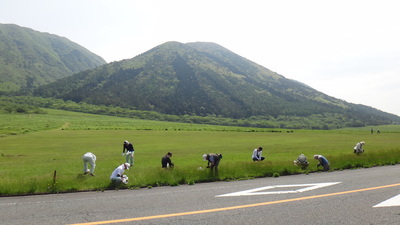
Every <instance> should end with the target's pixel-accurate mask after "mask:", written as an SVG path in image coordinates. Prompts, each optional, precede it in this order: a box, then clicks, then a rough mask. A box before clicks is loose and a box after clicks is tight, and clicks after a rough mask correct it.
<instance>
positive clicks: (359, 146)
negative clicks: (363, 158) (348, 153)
mask: <svg viewBox="0 0 400 225" xmlns="http://www.w3.org/2000/svg"><path fill="white" fill-rule="evenodd" d="M363 145H365V142H364V141H361V142H358V143H357V144H356V146H354V154H357V155H359V154H361V153H363V152H364V149H363V148H362V147H363Z"/></svg>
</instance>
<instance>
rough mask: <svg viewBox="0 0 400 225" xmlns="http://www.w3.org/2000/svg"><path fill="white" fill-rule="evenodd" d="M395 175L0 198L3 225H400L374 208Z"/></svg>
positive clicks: (363, 172)
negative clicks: (113, 224)
mask: <svg viewBox="0 0 400 225" xmlns="http://www.w3.org/2000/svg"><path fill="white" fill-rule="evenodd" d="M221 170H223V168H221ZM399 174H400V165H396V166H385V167H376V168H368V169H357V170H347V171H335V172H321V173H313V174H309V175H295V176H282V177H278V178H260V179H254V180H246V181H234V182H215V183H203V184H195V185H182V186H177V187H157V188H152V189H138V190H119V191H105V192H81V193H69V194H53V195H41V196H25V197H2V198H0V224H7V225H12V224H18V225H22V224H112V223H115V224H214V225H218V224H223V225H228V224H274V225H275V224H291V225H292V224H302V225H304V224H330V225H331V224H352V225H354V224H379V225H382V224H400V207H399V206H397V205H400V201H397V203H396V202H395V203H392V204H389V206H386V207H374V206H376V205H378V204H380V203H382V202H384V201H385V200H388V199H391V198H393V197H395V196H397V195H399V194H400V176H399ZM237 192H239V193H237ZM393 204H394V205H393ZM396 204H397V205H396Z"/></svg>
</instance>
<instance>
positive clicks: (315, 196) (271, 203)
mask: <svg viewBox="0 0 400 225" xmlns="http://www.w3.org/2000/svg"><path fill="white" fill-rule="evenodd" d="M396 186H400V183H398V184H390V185H385V186H378V187H371V188H363V189H356V190H350V191H342V192H335V193H329V194H323V195H313V196H307V197H301V198H291V199H285V200H278V201H271V202H262V203H255V204H249V205H238V206H231V207H224V208H216V209H206V210H199V211H190V212H181V213H171V214H163V215H155V216H144V217H136V218H129V219H119V220H106V221H98V222H89V223H76V224H70V225H97V224H110V223H123V222H132V221H140V220H151V219H160V218H167V217H177V216H187V215H194V214H202V213H211V212H219V211H226V210H233V209H243V208H250V207H257V206H264V205H273V204H279V203H285V202H294V201H301V200H307V199H314V198H324V197H330V196H335V195H344V194H351V193H356V192H363V191H372V190H377V189H382V188H390V187H396Z"/></svg>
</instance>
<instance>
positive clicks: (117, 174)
mask: <svg viewBox="0 0 400 225" xmlns="http://www.w3.org/2000/svg"><path fill="white" fill-rule="evenodd" d="M129 167H131V165H130V164H129V163H124V164H121V165H120V166H118V167H117V168H115V170H114V171H113V172H112V174H111V176H110V180H111V182H112V183H114V184H117V185H119V184H121V183H126V181H127V180H128V177H127V176H126V175H124V172H125V170H129Z"/></svg>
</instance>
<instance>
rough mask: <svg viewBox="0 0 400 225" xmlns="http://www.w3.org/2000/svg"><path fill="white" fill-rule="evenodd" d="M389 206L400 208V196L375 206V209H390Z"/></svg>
mask: <svg viewBox="0 0 400 225" xmlns="http://www.w3.org/2000/svg"><path fill="white" fill-rule="evenodd" d="M389 206H400V194H399V195H396V196H394V197H393V198H389V199H388V200H386V201H383V202H381V203H379V204H378V205H374V207H389Z"/></svg>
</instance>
